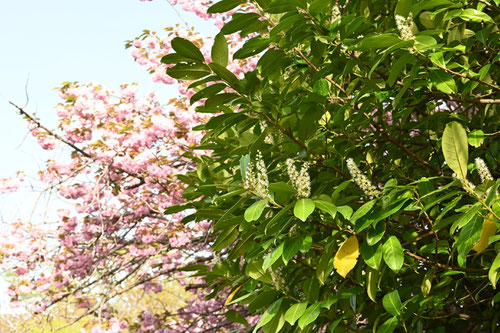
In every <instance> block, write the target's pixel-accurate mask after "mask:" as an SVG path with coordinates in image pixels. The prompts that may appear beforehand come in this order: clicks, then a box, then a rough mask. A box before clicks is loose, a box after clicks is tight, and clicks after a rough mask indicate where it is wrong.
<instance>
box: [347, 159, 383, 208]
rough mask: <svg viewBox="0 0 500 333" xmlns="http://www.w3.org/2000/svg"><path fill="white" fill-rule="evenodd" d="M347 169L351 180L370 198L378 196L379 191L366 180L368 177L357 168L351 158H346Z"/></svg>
mask: <svg viewBox="0 0 500 333" xmlns="http://www.w3.org/2000/svg"><path fill="white" fill-rule="evenodd" d="M347 169H348V170H349V173H350V174H351V177H352V180H354V182H355V183H356V185H358V187H359V188H360V189H361V190H362V191H363V192H364V193H365V194H366V196H367V197H368V198H370V199H373V198H375V197H378V196H379V195H380V191H379V190H378V189H377V188H376V187H375V186H374V185H373V184H372V183H371V182H370V181H369V180H368V178H367V177H366V176H365V175H364V174H363V173H362V172H361V171H360V170H359V169H358V166H357V165H356V163H354V160H353V159H352V158H348V159H347Z"/></svg>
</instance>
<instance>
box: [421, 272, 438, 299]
mask: <svg viewBox="0 0 500 333" xmlns="http://www.w3.org/2000/svg"><path fill="white" fill-rule="evenodd" d="M434 273H435V272H433V271H428V272H427V273H425V276H424V278H423V279H422V284H421V285H420V290H421V291H422V295H424V297H427V295H429V293H430V292H431V288H432V278H433V277H434Z"/></svg>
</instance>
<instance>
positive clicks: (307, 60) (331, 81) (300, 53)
mask: <svg viewBox="0 0 500 333" xmlns="http://www.w3.org/2000/svg"><path fill="white" fill-rule="evenodd" d="M295 51H297V53H298V54H299V55H300V57H301V58H302V59H304V61H305V62H307V64H308V65H309V66H310V67H311V68H312V69H314V70H315V71H316V72H319V69H318V67H316V66H315V65H314V64H313V63H312V62H311V61H309V59H307V57H306V56H305V55H304V53H302V51H301V50H300V49H299V48H298V47H295ZM325 80H327V81H328V82H330V83H331V84H333V85H334V86H335V87H337V89H338V90H340V91H342V93H344V95H346V96H348V97H349V95H348V94H347V92H346V91H345V89H344V88H342V86H341V85H340V84H338V83H337V82H335V81H333V80H332V79H330V78H329V77H325ZM337 98H338V99H339V100H341V101H342V102H345V100H344V99H343V98H340V97H337Z"/></svg>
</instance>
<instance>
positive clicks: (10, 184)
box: [0, 178, 20, 193]
mask: <svg viewBox="0 0 500 333" xmlns="http://www.w3.org/2000/svg"><path fill="white" fill-rule="evenodd" d="M19 185H20V182H19V179H16V178H2V179H0V193H6V192H16V191H17V189H18V188H19Z"/></svg>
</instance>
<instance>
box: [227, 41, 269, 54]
mask: <svg viewBox="0 0 500 333" xmlns="http://www.w3.org/2000/svg"><path fill="white" fill-rule="evenodd" d="M269 43H270V40H269V39H267V38H262V37H254V38H252V39H249V40H248V41H246V42H245V44H243V46H242V47H241V48H240V49H239V50H238V51H236V52H235V53H234V55H233V59H245V58H248V57H251V56H253V55H256V54H258V53H260V52H262V51H264V50H265V49H266V48H267V47H268V46H269Z"/></svg>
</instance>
